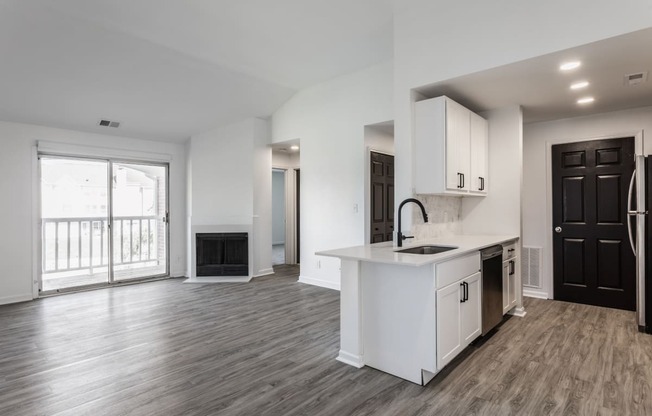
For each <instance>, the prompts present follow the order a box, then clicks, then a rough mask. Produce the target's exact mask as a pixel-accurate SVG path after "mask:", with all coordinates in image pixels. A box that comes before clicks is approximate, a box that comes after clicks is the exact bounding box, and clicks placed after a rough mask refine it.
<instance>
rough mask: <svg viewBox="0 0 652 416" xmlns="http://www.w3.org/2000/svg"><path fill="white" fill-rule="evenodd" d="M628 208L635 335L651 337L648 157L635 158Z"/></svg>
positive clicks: (651, 182)
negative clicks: (634, 275)
mask: <svg viewBox="0 0 652 416" xmlns="http://www.w3.org/2000/svg"><path fill="white" fill-rule="evenodd" d="M628 204H629V205H628V212H627V214H628V221H627V226H628V229H629V243H630V244H631V246H632V250H633V251H634V255H635V256H636V321H637V323H638V329H639V331H641V332H646V333H648V334H652V253H651V251H652V224H651V223H652V221H647V220H648V208H647V207H648V206H651V205H652V161H651V160H650V158H648V157H645V156H636V170H635V171H634V174H633V175H632V179H631V181H630V183H629V197H628ZM646 264H649V265H650V267H648V268H646Z"/></svg>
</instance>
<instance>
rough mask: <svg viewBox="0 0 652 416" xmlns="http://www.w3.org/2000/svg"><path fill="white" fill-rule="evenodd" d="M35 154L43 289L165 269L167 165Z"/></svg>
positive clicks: (131, 277)
mask: <svg viewBox="0 0 652 416" xmlns="http://www.w3.org/2000/svg"><path fill="white" fill-rule="evenodd" d="M39 159H40V173H41V247H42V250H41V259H42V261H41V264H42V266H41V274H40V275H41V279H40V290H41V291H42V292H43V293H52V292H62V291H67V290H75V289H79V288H87V287H92V286H102V285H108V284H111V283H115V282H122V281H130V280H136V279H146V278H150V277H155V276H164V275H167V274H168V232H167V228H168V215H167V212H168V210H167V206H168V202H167V200H168V198H167V177H168V173H167V170H168V167H167V165H162V164H148V163H124V162H117V161H112V160H94V159H79V158H64V157H58V156H47V155H41V156H40V157H39ZM109 253H112V255H109Z"/></svg>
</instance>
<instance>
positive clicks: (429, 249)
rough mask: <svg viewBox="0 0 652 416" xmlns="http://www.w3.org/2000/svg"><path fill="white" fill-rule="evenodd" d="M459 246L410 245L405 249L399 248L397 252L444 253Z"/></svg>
mask: <svg viewBox="0 0 652 416" xmlns="http://www.w3.org/2000/svg"><path fill="white" fill-rule="evenodd" d="M456 248H458V247H451V246H418V247H410V248H406V249H403V250H397V251H396V252H397V253H406V254H437V253H443V252H445V251H449V250H455V249H456Z"/></svg>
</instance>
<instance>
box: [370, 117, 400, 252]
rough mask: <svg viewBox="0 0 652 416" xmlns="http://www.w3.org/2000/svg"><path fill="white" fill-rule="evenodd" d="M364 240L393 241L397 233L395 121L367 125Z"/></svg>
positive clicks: (375, 241)
mask: <svg viewBox="0 0 652 416" xmlns="http://www.w3.org/2000/svg"><path fill="white" fill-rule="evenodd" d="M364 145H365V207H366V209H365V244H370V243H380V242H383V241H392V239H393V234H394V122H393V121H386V122H382V123H376V124H370V125H367V126H365V128H364Z"/></svg>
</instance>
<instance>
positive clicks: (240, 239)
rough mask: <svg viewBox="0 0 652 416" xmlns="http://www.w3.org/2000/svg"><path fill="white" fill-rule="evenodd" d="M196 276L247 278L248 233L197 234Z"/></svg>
mask: <svg viewBox="0 0 652 416" xmlns="http://www.w3.org/2000/svg"><path fill="white" fill-rule="evenodd" d="M195 239H196V242H195V244H196V253H197V256H196V261H197V263H196V276H197V277H200V276H248V275H249V235H248V233H197V234H195Z"/></svg>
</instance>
